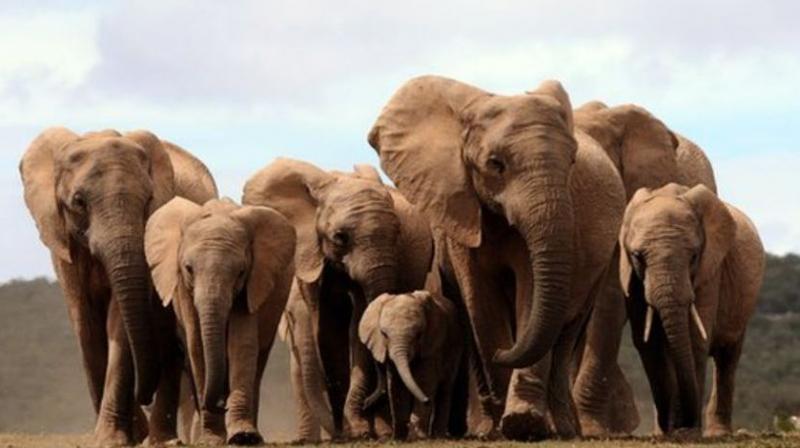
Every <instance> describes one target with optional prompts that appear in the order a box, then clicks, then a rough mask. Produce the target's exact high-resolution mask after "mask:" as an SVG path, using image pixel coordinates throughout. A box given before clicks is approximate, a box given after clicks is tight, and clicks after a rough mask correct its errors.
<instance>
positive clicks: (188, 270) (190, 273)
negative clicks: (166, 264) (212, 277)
mask: <svg viewBox="0 0 800 448" xmlns="http://www.w3.org/2000/svg"><path fill="white" fill-rule="evenodd" d="M183 269H185V270H186V273H187V274H189V277H192V276H194V269H192V265H190V264H188V263H187V264H185V265H184V266H183Z"/></svg>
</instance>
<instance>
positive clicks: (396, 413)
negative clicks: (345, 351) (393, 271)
mask: <svg viewBox="0 0 800 448" xmlns="http://www.w3.org/2000/svg"><path fill="white" fill-rule="evenodd" d="M358 335H359V338H360V339H361V342H363V343H364V344H366V346H367V348H369V350H370V352H371V353H372V356H373V357H374V358H375V360H376V361H377V362H378V363H380V364H382V365H385V368H386V372H385V373H386V380H387V384H386V385H385V387H386V388H387V389H388V392H389V403H390V407H391V413H392V426H393V428H392V429H393V437H394V438H396V439H404V438H406V437H407V435H408V431H409V430H410V431H411V432H412V436H413V437H415V438H423V437H428V436H433V437H446V436H447V427H448V421H449V419H450V405H451V401H452V396H453V387H454V382H455V378H456V374H457V372H458V369H459V365H460V363H461V356H462V351H463V350H462V348H463V345H464V341H463V331H462V329H461V325H460V322H459V318H458V314H457V310H456V308H455V306H454V305H453V304H452V303H451V302H450V301H449V300H447V299H445V298H443V297H441V296H439V295H437V294H431V293H430V292H428V291H414V292H412V293H410V294H398V295H395V294H382V295H380V296H378V298H376V299H375V300H374V301H372V303H370V304H369V306H367V309H366V311H364V315H363V316H362V318H361V322H360V324H359V326H358ZM387 358H388V361H390V362H387ZM381 388H382V386H381V385H379V389H381ZM415 399H416V400H415ZM368 401H371V399H370V400H368Z"/></svg>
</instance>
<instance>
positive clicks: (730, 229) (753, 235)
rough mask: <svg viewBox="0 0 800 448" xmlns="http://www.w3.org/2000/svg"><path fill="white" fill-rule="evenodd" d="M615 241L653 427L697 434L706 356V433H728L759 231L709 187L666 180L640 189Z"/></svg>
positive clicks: (758, 265) (757, 280) (759, 257)
mask: <svg viewBox="0 0 800 448" xmlns="http://www.w3.org/2000/svg"><path fill="white" fill-rule="evenodd" d="M619 240H620V247H622V248H623V254H622V256H620V265H619V277H620V282H621V284H622V287H623V290H624V294H625V297H626V305H627V308H628V314H629V316H630V319H631V329H632V338H633V343H634V345H635V346H636V349H637V350H638V352H639V355H640V357H641V360H642V364H643V365H644V368H645V371H646V373H647V377H648V380H649V382H650V389H651V391H652V393H653V401H654V402H655V406H656V412H657V422H658V430H660V432H663V433H669V432H671V431H675V430H690V431H699V430H700V429H701V427H702V422H701V405H702V399H703V396H704V395H703V389H704V385H705V379H706V361H707V359H708V357H712V358H713V359H714V375H713V388H712V392H711V396H710V398H709V402H708V405H707V406H706V410H705V418H706V428H705V434H706V435H709V436H720V435H726V434H730V432H731V413H732V411H733V392H734V376H735V373H736V366H737V364H738V361H739V356H740V355H741V351H742V344H743V343H744V338H745V330H746V327H747V322H748V320H749V319H750V317H751V316H752V315H753V312H754V311H755V307H756V301H757V299H758V292H759V290H760V288H761V283H762V279H763V275H764V265H765V254H764V248H763V246H762V244H761V241H760V239H759V236H758V231H757V230H756V228H755V226H754V225H753V223H752V222H751V221H750V220H749V219H748V218H747V216H745V214H744V213H742V212H741V211H740V210H738V209H737V208H735V207H733V206H731V205H730V204H727V203H725V202H723V201H722V200H721V199H720V198H719V197H717V195H715V194H714V192H713V191H711V190H710V189H709V188H707V187H706V186H704V185H696V186H694V187H692V188H689V187H686V186H683V185H679V184H675V183H670V184H668V185H666V186H664V187H662V188H660V189H657V190H650V189H647V188H642V189H639V190H638V191H637V192H636V194H635V195H634V197H633V198H632V199H631V202H630V204H629V205H628V207H627V209H626V212H625V217H624V221H623V227H622V230H621V232H620V237H619Z"/></svg>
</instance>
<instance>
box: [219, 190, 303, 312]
mask: <svg viewBox="0 0 800 448" xmlns="http://www.w3.org/2000/svg"><path fill="white" fill-rule="evenodd" d="M231 216H232V217H234V218H236V219H239V220H240V221H241V222H243V223H244V224H245V226H246V227H247V228H248V230H249V231H250V235H251V238H252V243H251V244H252V246H251V247H252V252H253V264H252V266H251V267H250V275H248V277H247V308H248V310H250V312H251V313H254V312H255V311H256V310H257V309H258V308H259V307H260V306H261V305H262V304H263V303H264V302H265V301H266V300H267V297H269V296H270V294H272V292H273V289H274V288H275V286H276V285H278V284H280V283H281V279H282V278H289V276H291V273H292V271H293V268H294V263H293V262H292V258H293V257H294V250H295V242H296V241H295V232H294V227H292V224H291V223H289V221H288V220H287V219H286V218H285V217H284V216H283V215H281V214H280V213H278V212H277V211H275V210H273V209H271V208H268V207H260V206H250V205H246V206H244V207H242V208H240V209H239V210H236V211H235V212H233V213H232V214H231Z"/></svg>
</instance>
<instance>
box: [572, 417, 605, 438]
mask: <svg viewBox="0 0 800 448" xmlns="http://www.w3.org/2000/svg"><path fill="white" fill-rule="evenodd" d="M579 420H580V423H581V433H582V434H583V436H584V437H589V438H604V437H607V436H608V435H609V434H608V431H607V430H606V427H605V425H604V424H603V422H602V421H600V420H599V419H597V418H595V417H594V416H592V415H587V414H582V415H580V416H579Z"/></svg>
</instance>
